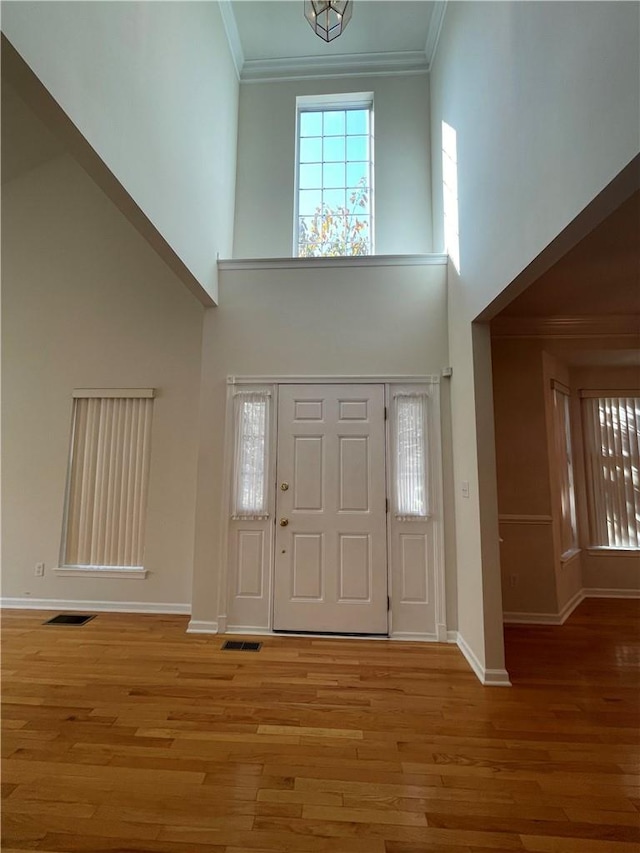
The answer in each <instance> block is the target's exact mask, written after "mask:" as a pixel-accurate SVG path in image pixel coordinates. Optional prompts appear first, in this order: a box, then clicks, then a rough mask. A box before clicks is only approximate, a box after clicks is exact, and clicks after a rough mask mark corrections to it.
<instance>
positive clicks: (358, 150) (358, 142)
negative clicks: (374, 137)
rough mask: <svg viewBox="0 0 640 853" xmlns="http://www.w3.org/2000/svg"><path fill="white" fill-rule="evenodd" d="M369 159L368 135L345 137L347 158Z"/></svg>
mask: <svg viewBox="0 0 640 853" xmlns="http://www.w3.org/2000/svg"><path fill="white" fill-rule="evenodd" d="M368 159H369V137H368V136H348V137H347V160H349V161H351V160H368Z"/></svg>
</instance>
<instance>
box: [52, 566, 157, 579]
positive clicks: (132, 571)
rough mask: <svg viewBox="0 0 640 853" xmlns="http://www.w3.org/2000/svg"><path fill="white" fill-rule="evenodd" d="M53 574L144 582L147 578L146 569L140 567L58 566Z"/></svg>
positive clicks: (57, 575) (67, 576) (65, 576)
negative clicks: (128, 579) (130, 579)
mask: <svg viewBox="0 0 640 853" xmlns="http://www.w3.org/2000/svg"><path fill="white" fill-rule="evenodd" d="M52 572H53V574H54V575H55V576H56V577H59V578H111V579H112V580H114V579H116V578H117V579H118V580H120V579H121V578H133V579H135V580H144V579H145V578H146V577H147V569H144V568H143V567H142V566H140V567H135V566H122V567H120V566H60V567H58V568H55V569H52Z"/></svg>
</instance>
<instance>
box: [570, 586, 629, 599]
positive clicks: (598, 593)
mask: <svg viewBox="0 0 640 853" xmlns="http://www.w3.org/2000/svg"><path fill="white" fill-rule="evenodd" d="M582 594H583V595H584V597H585V598H640V589H597V588H592V589H583V590H582Z"/></svg>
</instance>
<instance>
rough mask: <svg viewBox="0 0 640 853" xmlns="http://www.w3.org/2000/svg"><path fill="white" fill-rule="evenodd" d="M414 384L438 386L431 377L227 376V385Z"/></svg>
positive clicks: (437, 378)
mask: <svg viewBox="0 0 640 853" xmlns="http://www.w3.org/2000/svg"><path fill="white" fill-rule="evenodd" d="M395 383H415V384H416V385H418V384H421V385H439V384H440V377H439V376H437V375H432V376H227V385H367V384H374V385H383V384H391V385H393V384H395Z"/></svg>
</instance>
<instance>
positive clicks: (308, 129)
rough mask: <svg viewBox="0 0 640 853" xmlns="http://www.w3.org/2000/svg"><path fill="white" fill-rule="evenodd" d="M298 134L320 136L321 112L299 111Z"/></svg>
mask: <svg viewBox="0 0 640 853" xmlns="http://www.w3.org/2000/svg"><path fill="white" fill-rule="evenodd" d="M300 136H322V113H300Z"/></svg>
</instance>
